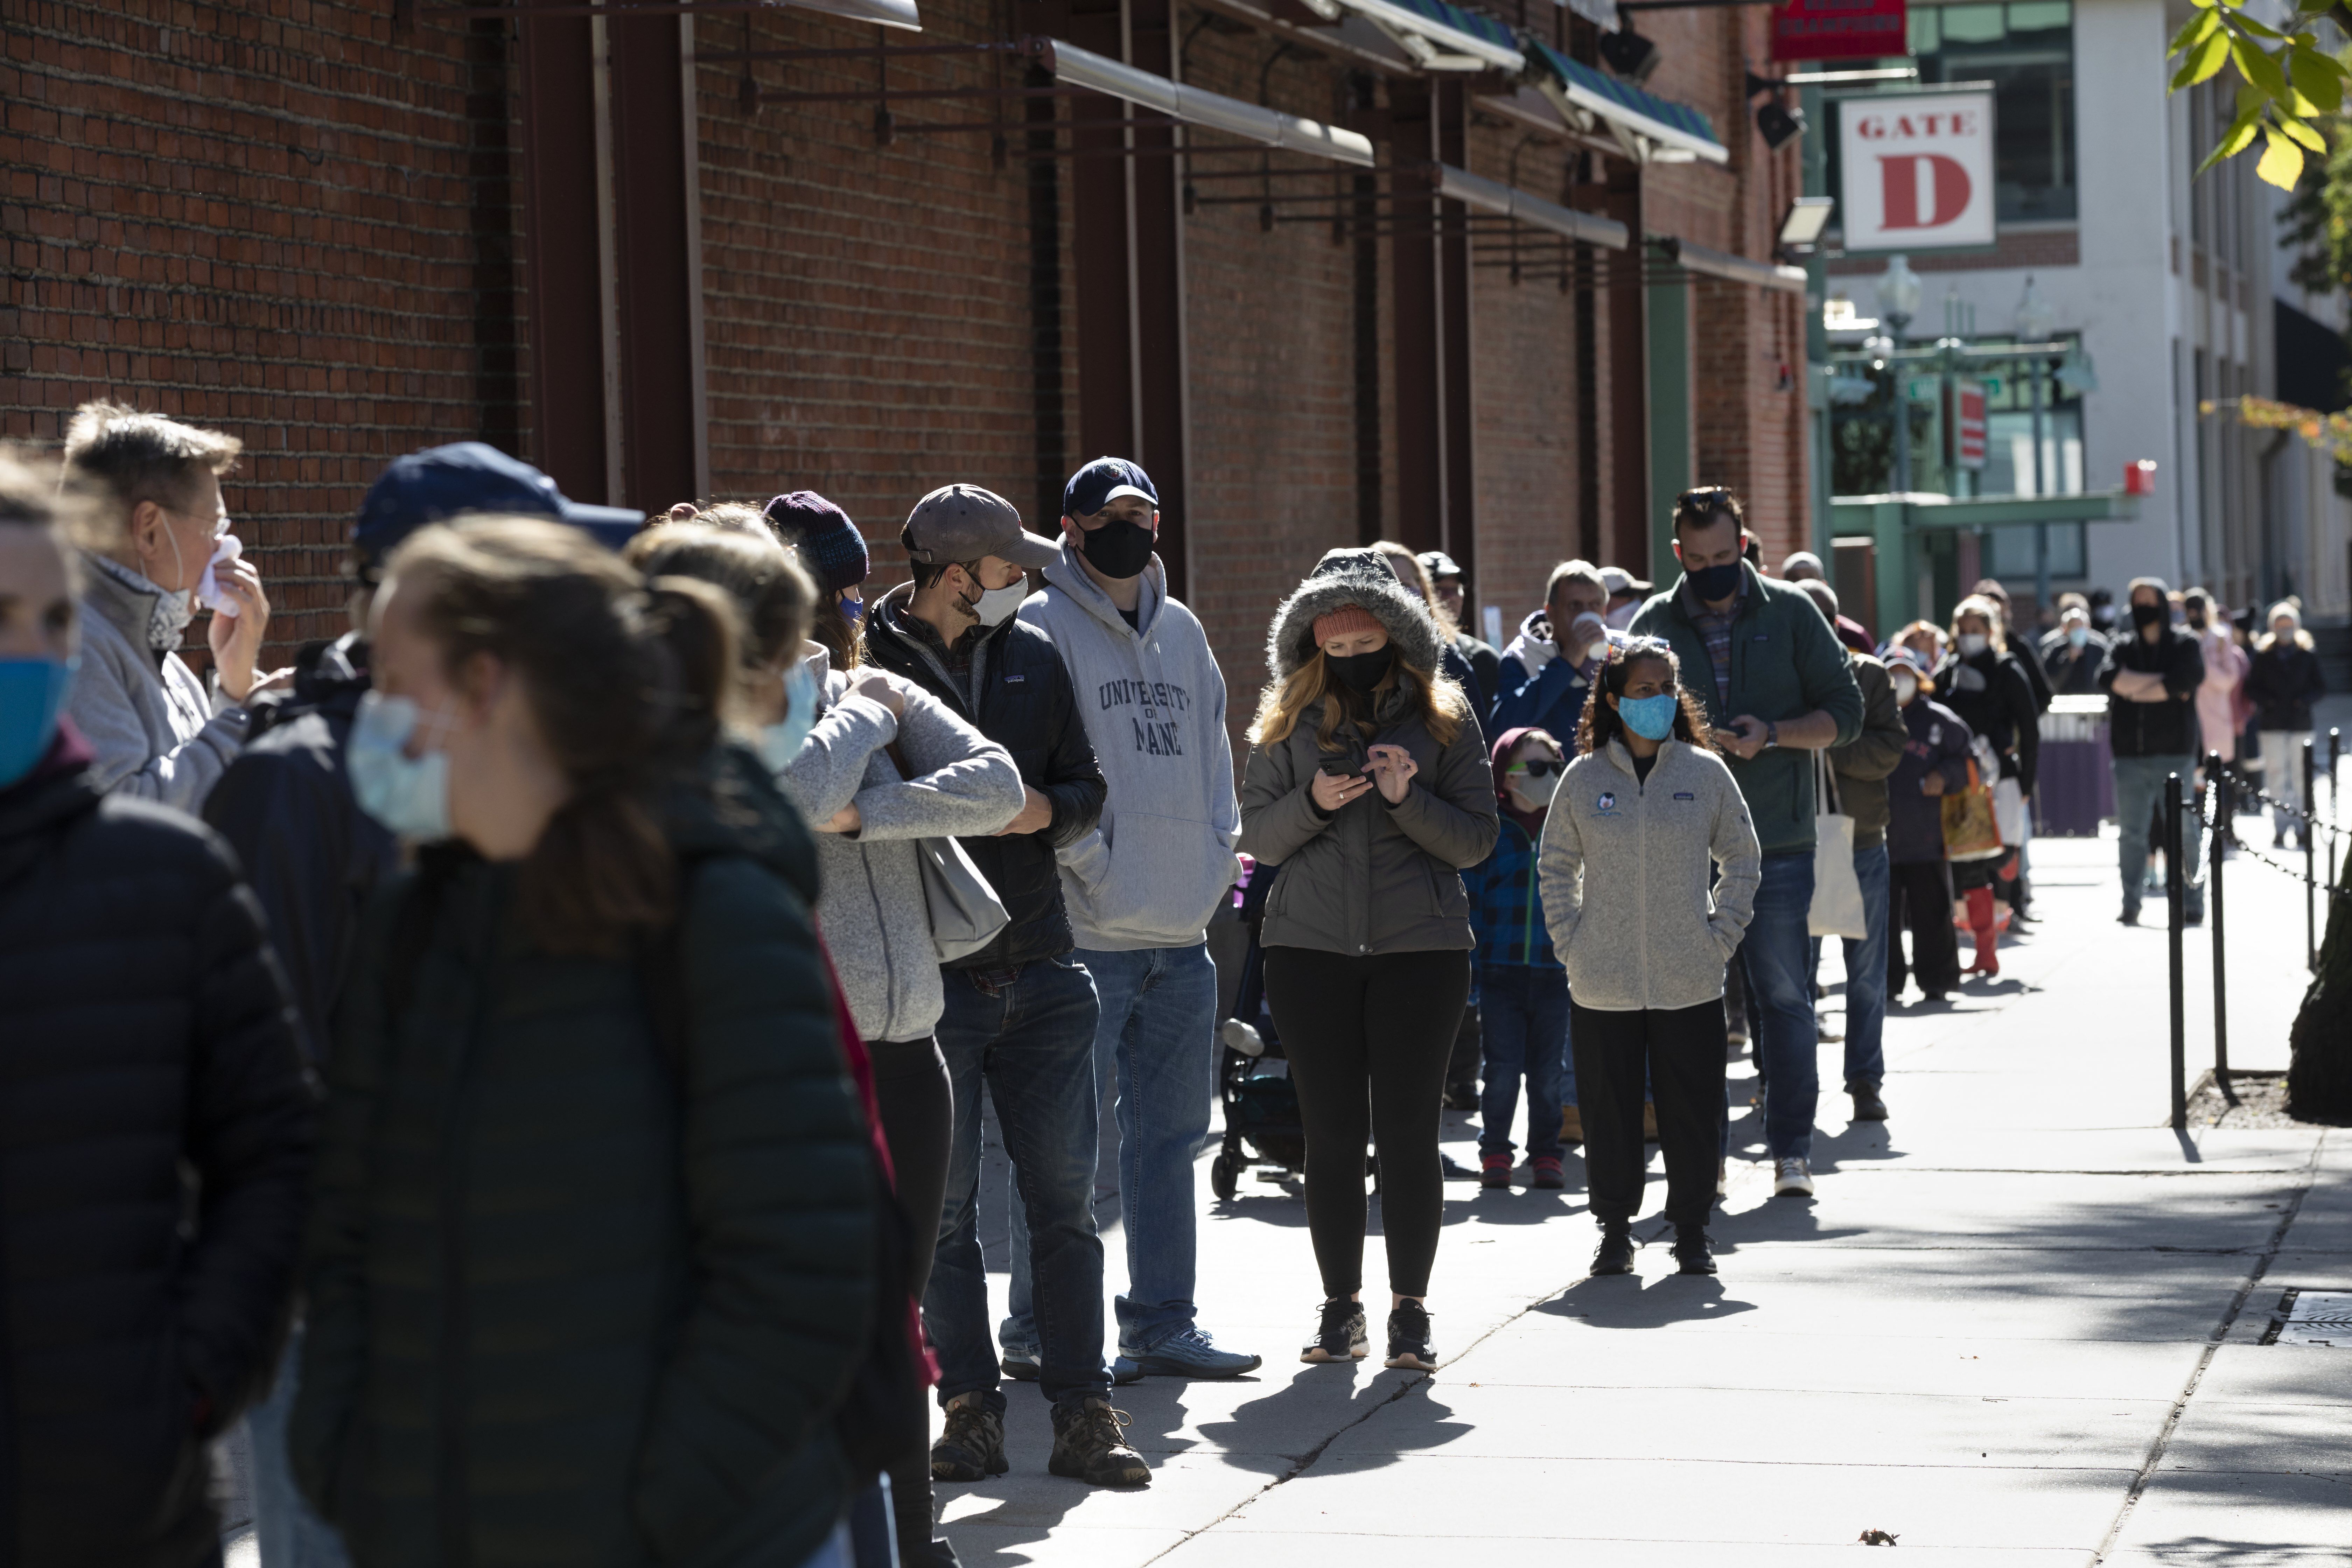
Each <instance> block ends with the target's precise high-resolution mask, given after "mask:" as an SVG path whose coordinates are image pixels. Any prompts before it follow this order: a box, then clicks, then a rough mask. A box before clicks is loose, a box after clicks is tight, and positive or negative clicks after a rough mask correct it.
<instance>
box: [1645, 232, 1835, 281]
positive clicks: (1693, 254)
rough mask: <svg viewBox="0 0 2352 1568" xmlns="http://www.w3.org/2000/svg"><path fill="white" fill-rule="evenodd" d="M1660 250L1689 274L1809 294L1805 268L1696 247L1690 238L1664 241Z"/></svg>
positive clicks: (1660, 243)
mask: <svg viewBox="0 0 2352 1568" xmlns="http://www.w3.org/2000/svg"><path fill="white" fill-rule="evenodd" d="M1658 248H1659V250H1661V251H1662V252H1664V255H1665V256H1666V258H1668V259H1669V260H1671V261H1673V262H1674V263H1675V265H1676V266H1678V267H1680V268H1682V269H1683V270H1684V271H1685V272H1704V273H1706V275H1707V276H1708V277H1710V278H1727V279H1730V280H1731V281H1732V282H1734V283H1753V284H1755V285H1756V287H1758V288H1759V289H1780V290H1782V291H1783V292H1785V293H1790V294H1801V293H1803V292H1804V291H1805V269H1804V268H1801V267H1784V266H1778V265H1775V264H1774V263H1772V262H1769V261H1751V260H1749V259H1748V258H1747V257H1745V256H1733V255H1731V254H1730V253H1729V252H1727V251H1721V250H1714V249H1710V248H1708V247H1706V246H1704V245H1693V244H1692V243H1691V242H1690V241H1689V240H1686V239H1672V238H1669V239H1662V240H1660V241H1658Z"/></svg>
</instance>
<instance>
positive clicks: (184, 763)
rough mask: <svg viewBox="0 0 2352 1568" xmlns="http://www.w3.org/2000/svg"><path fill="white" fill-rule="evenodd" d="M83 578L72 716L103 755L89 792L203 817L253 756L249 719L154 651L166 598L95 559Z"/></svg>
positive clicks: (173, 657) (92, 770)
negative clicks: (153, 621)
mask: <svg viewBox="0 0 2352 1568" xmlns="http://www.w3.org/2000/svg"><path fill="white" fill-rule="evenodd" d="M108 564H109V565H110V564H111V563H108ZM82 570H83V577H84V581H85V584H86V585H85V587H84V589H83V591H82V596H81V608H82V636H81V668H80V670H79V672H78V673H77V674H76V675H75V676H74V682H73V691H72V693H71V695H70V696H68V699H67V700H66V711H67V712H68V714H70V715H71V716H72V718H73V721H74V728H75V729H77V730H79V731H81V733H82V738H83V739H84V740H86V741H88V742H89V748H90V750H91V751H93V752H96V753H97V754H98V760H97V761H96V762H94V763H91V764H90V767H89V782H90V783H91V784H95V785H97V786H98V787H99V788H100V789H102V790H108V791H111V792H112V793H114V794H117V795H136V796H138V797H139V798H140V799H142V800H155V801H161V802H163V804H164V805H173V806H177V807H179V808H180V809H181V810H182V811H184V812H187V813H188V814H190V815H191V816H194V814H195V813H196V812H197V811H199V810H200V809H202V807H203V805H204V804H205V795H209V794H211V793H212V787H213V784H214V783H215V781H217V780H218V779H219V777H220V776H221V774H222V773H226V772H227V771H228V765H229V763H233V762H235V761H236V757H237V753H238V752H242V751H243V750H244V749H245V734H246V722H247V716H246V710H245V709H244V707H243V706H242V705H241V704H238V703H236V702H232V701H230V700H228V699H227V698H226V697H225V696H223V695H222V694H221V693H220V691H219V689H218V688H217V687H215V688H213V689H209V690H207V689H206V687H205V682H204V681H201V680H199V679H196V672H195V671H194V670H192V669H190V668H188V667H187V665H186V664H184V663H183V662H182V661H181V658H180V656H179V655H178V654H176V653H157V652H156V651H155V650H154V649H153V648H152V647H148V646H147V625H148V621H149V620H150V618H151V617H152V616H153V614H154V611H155V605H156V603H157V602H158V601H159V600H161V599H162V598H163V590H162V589H161V588H157V587H154V586H153V585H152V584H148V586H147V587H145V588H136V587H133V586H132V585H131V584H130V583H128V582H126V581H124V577H125V576H129V575H131V574H128V573H125V574H122V575H117V574H116V572H114V571H110V570H109V569H108V565H101V564H100V563H98V562H97V561H96V560H95V559H92V560H89V561H87V562H85V563H83V569H82ZM140 581H141V582H142V583H143V582H145V579H144V578H142V579H140Z"/></svg>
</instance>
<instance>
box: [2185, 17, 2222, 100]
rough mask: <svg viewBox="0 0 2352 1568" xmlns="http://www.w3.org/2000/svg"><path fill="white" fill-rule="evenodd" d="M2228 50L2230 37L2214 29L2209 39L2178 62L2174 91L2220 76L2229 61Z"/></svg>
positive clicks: (2218, 29)
mask: <svg viewBox="0 0 2352 1568" xmlns="http://www.w3.org/2000/svg"><path fill="white" fill-rule="evenodd" d="M2230 49H2231V44H2230V35H2229V34H2228V33H2226V32H2224V31H2222V30H2221V28H2219V27H2216V28H2215V29H2214V30H2213V36H2212V37H2209V38H2207V39H2206V40H2205V41H2204V42H2203V43H2201V44H2200V45H2198V46H2197V47H2195V48H2194V49H2191V50H2190V51H2189V58H2186V59H2184V60H2182V61H2181V62H2180V68H2179V70H2178V71H2176V72H2174V73H2173V78H2172V86H2173V89H2174V90H2176V91H2177V90H2179V89H2181V88H2184V87H2194V86H2195V85H2196V84H2197V83H2199V82H2200V81H2205V80H2208V79H2211V78H2212V77H2214V76H2216V75H2218V74H2220V72H2221V67H2222V66H2223V65H2225V64H2226V63H2228V61H2229V58H2230Z"/></svg>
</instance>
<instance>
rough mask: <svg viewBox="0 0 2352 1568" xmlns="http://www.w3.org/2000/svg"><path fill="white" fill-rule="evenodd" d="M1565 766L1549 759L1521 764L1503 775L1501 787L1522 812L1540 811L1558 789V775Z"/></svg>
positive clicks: (1538, 759)
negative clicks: (1508, 792) (1509, 794)
mask: <svg viewBox="0 0 2352 1568" xmlns="http://www.w3.org/2000/svg"><path fill="white" fill-rule="evenodd" d="M1566 771H1567V769H1566V765H1565V764H1563V763H1556V762H1554V761H1552V760H1551V759H1550V758H1549V757H1538V758H1536V759H1535V760H1534V761H1533V762H1526V763H1520V764H1519V765H1518V766H1517V767H1515V768H1513V769H1512V770H1511V771H1510V772H1509V773H1507V774H1505V775H1504V778H1503V787H1504V788H1506V789H1507V790H1509V791H1510V792H1511V798H1512V799H1513V800H1516V801H1517V802H1518V803H1519V809H1520V810H1522V811H1542V810H1543V809H1545V808H1546V807H1547V806H1549V805H1551V796H1552V791H1554V790H1555V789H1558V788H1559V775H1560V774H1561V773H1564V772H1566Z"/></svg>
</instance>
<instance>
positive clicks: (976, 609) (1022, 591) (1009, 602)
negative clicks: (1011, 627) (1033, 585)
mask: <svg viewBox="0 0 2352 1568" xmlns="http://www.w3.org/2000/svg"><path fill="white" fill-rule="evenodd" d="M1028 596H1029V581H1028V579H1027V578H1025V577H1024V578H1023V579H1022V580H1021V581H1020V582H1018V583H1014V584H1012V585H1010V586H1009V587H1003V588H991V589H990V590H989V591H988V592H987V593H985V594H982V595H981V596H980V598H979V599H978V601H977V602H975V603H974V604H973V605H972V606H971V613H972V614H973V615H975V616H979V617H980V624H981V625H982V626H1003V624H1004V623H1005V622H1006V621H1007V620H1009V619H1011V618H1012V616H1013V611H1015V610H1017V609H1019V608H1020V607H1021V601H1022V600H1024V599H1025V598H1027V597H1028Z"/></svg>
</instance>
